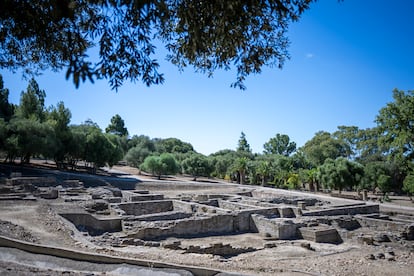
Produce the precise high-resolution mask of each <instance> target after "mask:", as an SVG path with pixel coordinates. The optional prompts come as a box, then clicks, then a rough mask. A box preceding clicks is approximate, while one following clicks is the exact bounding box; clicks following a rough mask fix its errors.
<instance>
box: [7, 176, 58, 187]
mask: <svg viewBox="0 0 414 276" xmlns="http://www.w3.org/2000/svg"><path fill="white" fill-rule="evenodd" d="M6 183H7V184H8V185H12V186H16V185H27V184H31V185H34V186H36V187H50V186H57V185H58V183H57V181H56V177H54V176H46V177H15V178H11V179H7V180H6Z"/></svg>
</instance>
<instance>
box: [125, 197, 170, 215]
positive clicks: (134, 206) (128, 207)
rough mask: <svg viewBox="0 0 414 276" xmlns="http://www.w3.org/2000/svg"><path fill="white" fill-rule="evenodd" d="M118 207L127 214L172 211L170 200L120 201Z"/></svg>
mask: <svg viewBox="0 0 414 276" xmlns="http://www.w3.org/2000/svg"><path fill="white" fill-rule="evenodd" d="M118 207H119V208H120V209H121V210H123V211H124V212H125V213H126V214H127V215H133V216H141V215H147V214H154V213H163V212H169V211H173V202H172V201H171V200H157V201H141V202H132V203H120V204H118Z"/></svg>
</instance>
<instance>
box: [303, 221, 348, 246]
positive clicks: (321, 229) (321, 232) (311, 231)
mask: <svg viewBox="0 0 414 276" xmlns="http://www.w3.org/2000/svg"><path fill="white" fill-rule="evenodd" d="M299 232H300V234H301V235H302V238H303V239H305V240H310V241H313V242H320V243H334V244H338V243H341V242H342V239H341V237H340V235H339V233H338V231H337V230H336V229H335V228H332V227H329V226H322V225H320V226H316V227H302V228H299Z"/></svg>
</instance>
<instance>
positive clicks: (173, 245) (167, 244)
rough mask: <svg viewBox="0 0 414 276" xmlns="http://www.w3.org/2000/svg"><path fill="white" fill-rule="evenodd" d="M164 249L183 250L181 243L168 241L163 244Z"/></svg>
mask: <svg viewBox="0 0 414 276" xmlns="http://www.w3.org/2000/svg"><path fill="white" fill-rule="evenodd" d="M162 246H163V247H164V248H167V249H173V250H178V249H181V248H180V246H181V241H172V242H171V241H168V242H165V243H163V244H162Z"/></svg>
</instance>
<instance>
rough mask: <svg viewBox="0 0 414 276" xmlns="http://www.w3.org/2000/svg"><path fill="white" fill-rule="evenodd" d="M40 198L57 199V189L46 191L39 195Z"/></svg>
mask: <svg viewBox="0 0 414 276" xmlns="http://www.w3.org/2000/svg"><path fill="white" fill-rule="evenodd" d="M40 197H41V198H44V199H56V198H58V197H59V191H58V189H55V188H51V189H49V190H47V191H44V192H42V193H40Z"/></svg>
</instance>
